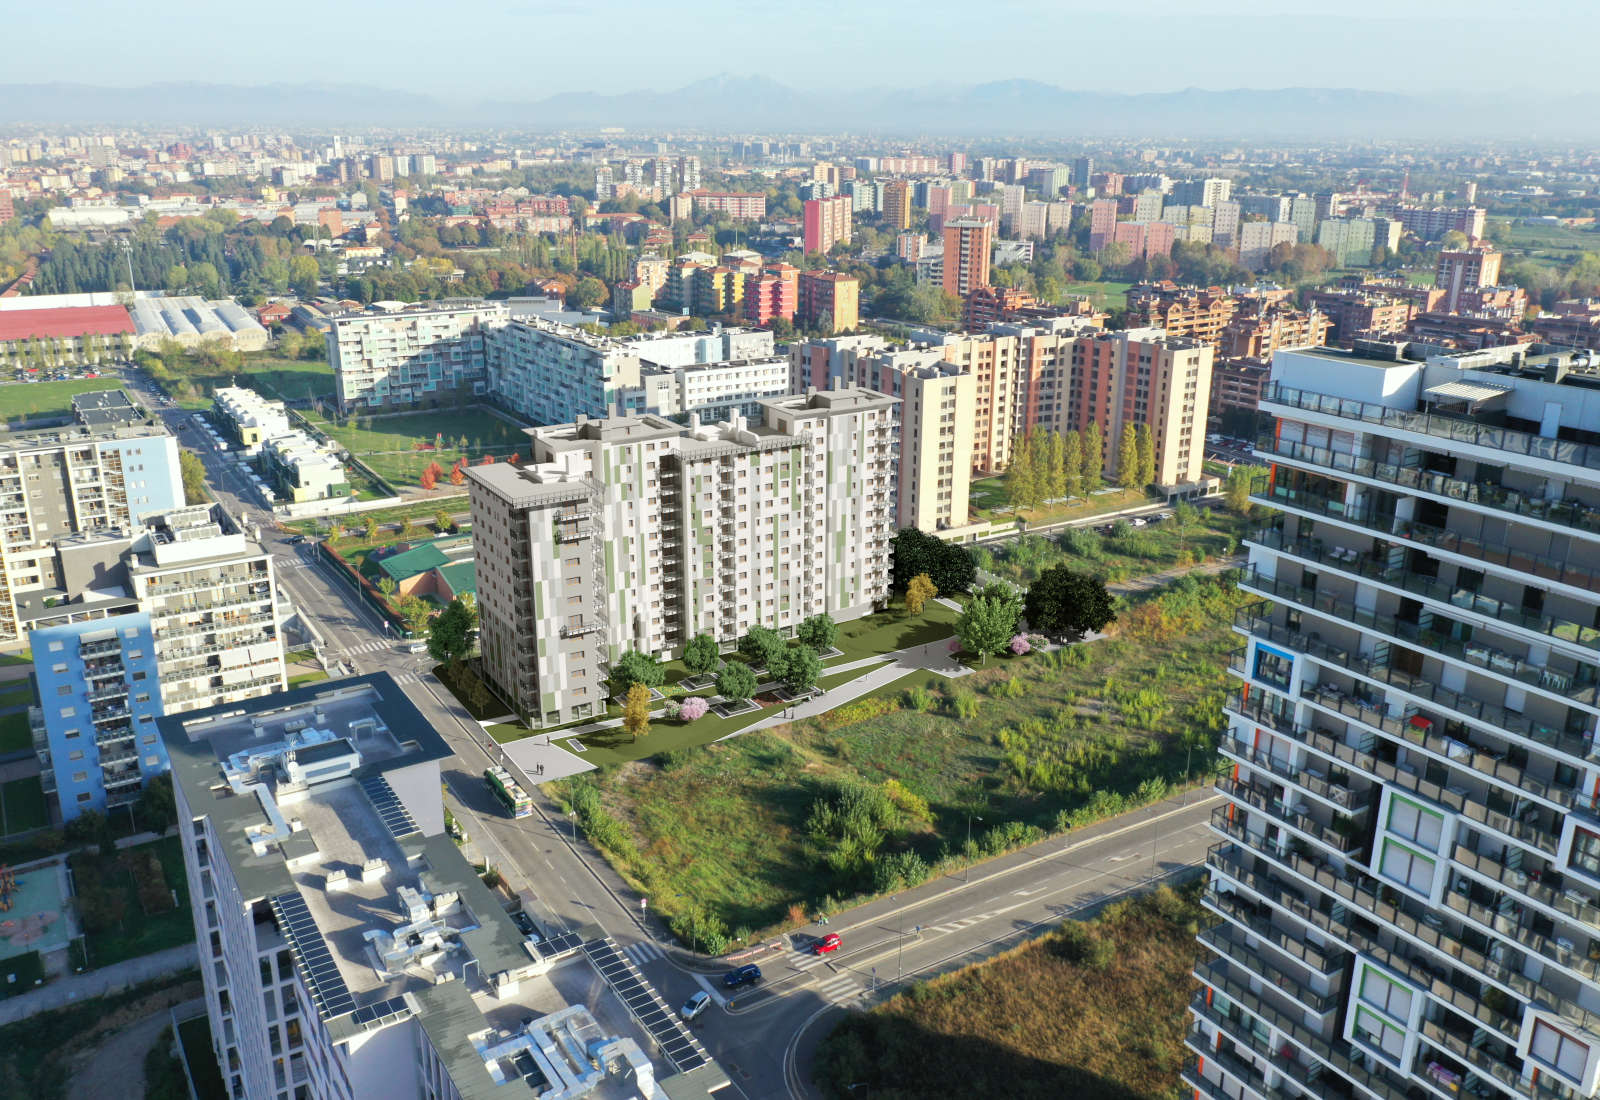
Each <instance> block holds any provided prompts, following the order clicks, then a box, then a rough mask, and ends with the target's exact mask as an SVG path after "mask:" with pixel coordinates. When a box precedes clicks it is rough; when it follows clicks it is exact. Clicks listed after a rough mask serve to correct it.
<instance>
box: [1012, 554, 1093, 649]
mask: <svg viewBox="0 0 1600 1100" xmlns="http://www.w3.org/2000/svg"><path fill="white" fill-rule="evenodd" d="M1023 609H1024V611H1025V612H1026V614H1027V616H1028V625H1029V626H1030V627H1032V628H1033V629H1035V630H1038V631H1041V632H1042V633H1045V634H1083V633H1085V632H1086V631H1090V630H1103V629H1104V628H1105V625H1106V624H1107V623H1109V622H1112V621H1113V620H1115V619H1116V611H1115V601H1114V600H1113V599H1112V596H1111V594H1110V593H1109V592H1107V591H1106V586H1105V582H1104V581H1101V580H1099V579H1098V578H1096V577H1092V576H1090V575H1089V574H1087V573H1079V572H1076V571H1074V570H1071V569H1068V568H1067V567H1066V566H1065V565H1053V566H1051V567H1050V568H1049V569H1046V570H1045V571H1044V572H1043V573H1040V574H1039V579H1038V580H1036V581H1034V582H1033V583H1032V584H1031V585H1029V586H1028V595H1027V598H1026V599H1025V600H1024V602H1023Z"/></svg>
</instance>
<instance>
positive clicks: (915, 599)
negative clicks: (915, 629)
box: [906, 573, 939, 615]
mask: <svg viewBox="0 0 1600 1100" xmlns="http://www.w3.org/2000/svg"><path fill="white" fill-rule="evenodd" d="M938 594H939V588H938V586H937V585H935V584H934V583H933V581H931V580H929V579H928V574H926V573H918V574H917V575H916V576H915V577H912V578H911V583H910V584H908V585H906V610H907V611H908V612H910V613H911V614H913V615H920V614H922V609H923V607H924V606H925V605H926V604H927V602H928V601H929V600H931V599H933V598H934V597H935V596H937V595H938Z"/></svg>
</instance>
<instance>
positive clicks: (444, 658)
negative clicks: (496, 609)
mask: <svg viewBox="0 0 1600 1100" xmlns="http://www.w3.org/2000/svg"><path fill="white" fill-rule="evenodd" d="M477 632H478V611H477V608H476V606H474V605H473V604H471V603H469V602H468V601H466V600H464V599H462V598H460V597H457V598H456V599H453V600H451V601H450V602H449V603H448V604H447V605H445V609H444V610H443V611H441V612H439V614H438V615H436V616H435V617H434V619H433V621H432V622H431V623H430V624H429V625H428V655H429V656H430V657H432V658H433V659H434V660H435V661H438V662H439V663H440V664H443V665H451V666H455V665H459V664H460V663H461V662H462V661H464V660H466V659H467V655H468V654H469V653H471V652H472V643H473V639H474V638H475V637H476V635H477Z"/></svg>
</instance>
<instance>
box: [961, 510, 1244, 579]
mask: <svg viewBox="0 0 1600 1100" xmlns="http://www.w3.org/2000/svg"><path fill="white" fill-rule="evenodd" d="M1110 526H1111V530H1110V532H1109V533H1106V534H1102V533H1101V532H1100V531H1098V530H1095V529H1093V528H1088V527H1075V528H1072V529H1070V530H1067V531H1063V532H1062V533H1061V534H1059V535H1023V536H1022V537H1021V538H1019V539H1016V540H1015V541H1012V542H1007V543H1002V544H998V545H995V546H992V547H987V546H983V547H978V548H977V549H975V550H974V551H973V552H972V553H973V557H974V558H975V559H976V561H977V563H978V567H979V568H980V569H986V570H988V571H989V572H991V573H993V574H995V575H996V576H998V577H1002V578H1004V579H1005V580H1008V581H1010V582H1012V583H1013V584H1017V585H1021V586H1027V585H1029V584H1032V583H1033V582H1034V581H1035V580H1037V579H1038V578H1039V575H1040V574H1041V573H1043V572H1044V571H1045V570H1047V569H1049V568H1051V567H1052V566H1055V565H1062V564H1064V565H1066V566H1068V567H1069V568H1071V569H1073V570H1075V571H1078V572H1081V573H1087V574H1089V575H1090V576H1093V577H1097V578H1099V579H1100V580H1102V581H1105V582H1106V583H1107V584H1114V583H1116V582H1118V581H1124V580H1127V579H1129V578H1130V577H1135V576H1140V575H1143V574H1147V573H1153V572H1160V571H1161V570H1165V569H1173V568H1177V567H1180V566H1185V565H1198V564H1202V563H1204V562H1207V561H1210V560H1212V559H1213V558H1217V557H1224V556H1227V555H1229V554H1232V553H1234V552H1235V551H1236V550H1238V548H1239V540H1240V539H1241V538H1242V537H1243V536H1244V534H1245V533H1246V530H1247V528H1248V524H1247V523H1246V521H1245V520H1244V519H1243V518H1241V517H1240V516H1237V515H1233V514H1230V513H1227V512H1223V511H1220V510H1217V509H1207V510H1198V509H1195V508H1192V507H1190V506H1188V505H1182V506H1180V507H1179V508H1178V509H1175V515H1174V517H1173V518H1172V519H1169V520H1166V521H1165V522H1162V523H1157V524H1153V525H1150V526H1145V527H1134V526H1133V525H1132V524H1131V523H1129V522H1128V521H1126V520H1117V521H1116V522H1114V523H1112V524H1111V525H1110Z"/></svg>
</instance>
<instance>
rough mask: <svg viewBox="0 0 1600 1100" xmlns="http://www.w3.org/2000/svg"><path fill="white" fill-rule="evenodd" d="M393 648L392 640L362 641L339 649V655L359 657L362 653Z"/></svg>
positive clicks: (378, 651) (380, 651) (381, 651)
mask: <svg viewBox="0 0 1600 1100" xmlns="http://www.w3.org/2000/svg"><path fill="white" fill-rule="evenodd" d="M393 648H394V643H393V642H362V643H361V644H360V645H353V646H349V647H347V648H345V649H341V650H340V651H339V656H341V657H359V656H360V655H361V654H363V653H383V652H385V651H387V650H392V649H393Z"/></svg>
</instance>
